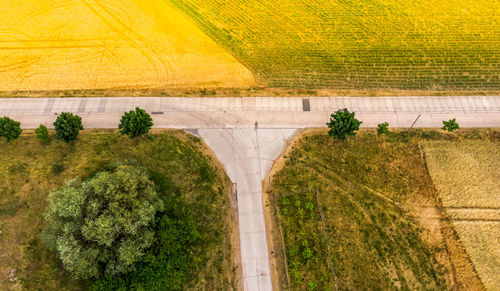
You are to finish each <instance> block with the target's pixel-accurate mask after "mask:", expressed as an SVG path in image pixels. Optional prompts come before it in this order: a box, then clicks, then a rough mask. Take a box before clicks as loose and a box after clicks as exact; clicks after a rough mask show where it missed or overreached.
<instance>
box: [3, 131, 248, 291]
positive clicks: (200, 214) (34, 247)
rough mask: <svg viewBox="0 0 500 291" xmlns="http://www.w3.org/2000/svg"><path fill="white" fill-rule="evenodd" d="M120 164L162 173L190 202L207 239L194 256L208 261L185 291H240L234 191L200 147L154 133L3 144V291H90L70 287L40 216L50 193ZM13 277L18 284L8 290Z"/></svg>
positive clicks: (29, 138)
mask: <svg viewBox="0 0 500 291" xmlns="http://www.w3.org/2000/svg"><path fill="white" fill-rule="evenodd" d="M116 162H137V163H139V164H141V165H143V166H144V167H147V168H148V169H151V170H154V171H158V172H159V173H161V174H163V175H165V177H168V179H169V181H171V183H173V184H172V185H174V187H175V189H178V191H179V194H180V195H182V197H184V198H185V199H186V200H187V201H188V203H189V207H190V208H191V210H192V211H193V214H194V215H195V217H196V219H197V220H198V222H199V227H200V233H201V234H202V236H204V237H205V238H204V239H203V242H201V241H200V244H199V245H198V246H196V248H195V249H196V250H198V251H196V254H194V255H196V256H197V257H203V259H202V263H200V264H199V267H198V269H197V270H196V271H193V272H192V274H190V275H188V280H187V282H186V289H188V290H207V289H208V290H230V289H239V288H238V287H239V286H240V278H239V274H240V267H239V262H238V258H239V252H238V245H237V244H235V243H234V242H235V241H237V232H234V230H235V229H237V224H236V221H235V215H234V213H232V209H231V205H232V204H233V203H232V201H231V198H230V188H231V183H230V181H229V178H227V176H226V175H225V173H224V171H223V168H222V166H221V165H220V163H218V162H217V161H216V158H215V156H214V155H213V153H211V152H210V151H209V150H208V149H207V148H206V147H205V145H204V144H203V143H202V141H201V140H200V139H198V138H196V137H193V136H191V135H187V134H185V133H183V132H180V131H172V130H168V131H165V130H155V131H153V138H152V139H147V138H139V139H130V138H128V137H125V136H120V135H119V134H117V133H116V131H109V130H85V131H83V132H82V133H81V134H80V135H79V136H78V139H77V140H76V141H74V142H72V143H65V142H62V141H57V140H51V142H50V143H48V144H44V143H41V142H40V141H39V140H37V139H36V138H35V136H34V134H33V132H32V131H30V132H25V133H23V134H22V135H21V137H20V138H19V139H18V140H16V141H13V142H11V143H9V144H5V142H4V141H3V140H2V141H0V231H1V233H0V290H19V289H26V290H82V289H86V287H87V285H88V284H89V282H78V281H75V280H73V279H71V277H70V276H69V275H68V273H66V272H65V271H64V270H63V269H62V268H61V265H60V262H59V261H58V260H57V258H56V256H55V254H54V253H51V252H49V251H48V250H47V249H46V248H45V246H44V245H43V242H42V240H41V231H42V229H43V228H44V226H45V222H44V221H43V219H42V212H43V211H44V209H45V206H46V203H47V201H46V198H47V195H48V193H49V192H50V191H52V190H54V189H57V188H58V187H60V186H62V185H64V184H65V181H67V180H69V179H71V178H73V177H75V176H80V177H86V176H88V175H89V174H91V173H94V172H96V171H99V170H100V169H102V167H106V165H112V164H115V163H116ZM207 166H208V167H209V168H208V169H207V168H206V167H207ZM202 167H205V170H203V171H205V172H207V171H208V172H207V173H209V174H211V175H212V174H213V175H215V179H214V180H213V182H206V181H205V180H204V178H202V176H203V175H202V174H201V173H202V172H201V171H200V169H201V168H202ZM205 172H204V173H205ZM176 191H177V190H176ZM13 269H15V270H16V274H15V276H16V277H17V278H18V280H17V281H15V282H10V281H9V274H10V272H11V270H13Z"/></svg>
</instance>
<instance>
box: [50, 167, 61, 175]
mask: <svg viewBox="0 0 500 291" xmlns="http://www.w3.org/2000/svg"><path fill="white" fill-rule="evenodd" d="M51 171H52V174H54V175H57V174H60V173H62V172H63V171H64V165H63V164H55V165H53V166H52V168H51Z"/></svg>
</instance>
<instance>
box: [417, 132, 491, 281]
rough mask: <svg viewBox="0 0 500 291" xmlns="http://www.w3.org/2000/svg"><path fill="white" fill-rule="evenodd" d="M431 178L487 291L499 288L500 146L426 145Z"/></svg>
mask: <svg viewBox="0 0 500 291" xmlns="http://www.w3.org/2000/svg"><path fill="white" fill-rule="evenodd" d="M425 152H426V155H427V162H428V167H429V172H430V174H431V176H432V179H433V180H434V184H435V185H436V188H437V190H438V192H439V196H440V198H441V200H442V202H443V206H444V207H445V209H446V212H447V215H448V217H449V218H450V219H451V221H452V222H453V225H454V227H455V229H456V231H457V233H458V235H459V237H460V239H461V240H462V242H463V244H464V246H465V248H466V250H467V252H468V254H469V256H470V258H471V260H472V263H473V264H474V266H475V268H476V270H477V272H478V275H479V277H480V278H481V281H482V283H483V284H484V286H485V287H486V289H487V290H498V286H500V271H499V270H500V269H499V266H500V143H498V142H489V141H484V140H478V141H460V142H449V141H431V142H426V144H425Z"/></svg>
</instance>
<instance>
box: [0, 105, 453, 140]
mask: <svg viewBox="0 0 500 291" xmlns="http://www.w3.org/2000/svg"><path fill="white" fill-rule="evenodd" d="M361 123H363V122H362V121H359V120H358V119H356V118H355V113H354V112H349V111H348V110H347V109H343V110H339V111H337V112H336V113H334V114H332V115H331V116H330V122H328V123H327V124H326V125H327V126H328V127H329V128H330V130H329V131H328V134H329V135H331V136H333V137H335V138H338V139H345V138H346V137H347V136H353V135H356V131H357V130H359V126H360V125H361ZM20 125H21V123H19V122H18V121H14V120H12V119H10V118H9V117H3V118H0V137H4V138H5V140H6V141H7V142H10V141H11V140H15V139H17V138H18V137H19V136H20V135H21V132H22V130H21V127H20ZM152 126H153V119H152V118H151V116H150V115H149V114H148V113H147V112H146V111H145V110H144V109H140V108H139V107H136V108H135V111H133V110H132V111H129V112H125V113H124V114H123V116H122V118H121V120H120V124H119V126H118V129H119V130H120V133H121V134H126V135H129V136H130V137H132V138H135V137H139V136H141V135H144V134H146V133H148V132H149V131H150V130H151V127H152ZM388 127H389V124H388V123H387V122H384V123H381V124H379V125H378V128H377V133H378V134H379V135H380V134H388V133H389V129H388ZM458 128H459V125H458V123H457V122H456V119H455V118H453V119H450V120H449V121H443V127H442V129H443V130H447V131H450V132H452V131H454V130H456V129H458ZM54 129H55V131H56V137H57V139H61V140H64V141H66V142H69V141H72V140H75V139H76V138H77V136H78V134H79V133H80V130H83V125H82V118H81V117H80V116H78V115H73V114H72V113H69V112H63V113H61V114H60V115H59V116H58V117H57V119H56V121H55V122H54ZM35 133H36V136H37V137H38V138H40V139H41V140H44V141H48V140H49V133H48V130H47V127H46V126H45V125H43V124H41V125H40V127H39V128H37V129H36V130H35Z"/></svg>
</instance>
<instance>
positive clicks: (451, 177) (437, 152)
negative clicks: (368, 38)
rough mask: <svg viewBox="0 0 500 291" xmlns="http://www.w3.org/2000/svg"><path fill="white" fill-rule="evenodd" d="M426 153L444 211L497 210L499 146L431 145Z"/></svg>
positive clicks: (499, 198)
mask: <svg viewBox="0 0 500 291" xmlns="http://www.w3.org/2000/svg"><path fill="white" fill-rule="evenodd" d="M425 150H426V153H427V157H428V159H427V162H428V167H429V171H430V172H431V174H432V177H433V179H434V181H435V182H436V187H437V189H438V191H439V193H440V197H441V200H442V201H443V206H444V207H475V208H484V207H491V208H500V143H498V142H489V141H481V140H479V141H461V142H456V141H432V142H427V143H426V146H425Z"/></svg>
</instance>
